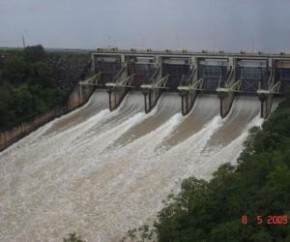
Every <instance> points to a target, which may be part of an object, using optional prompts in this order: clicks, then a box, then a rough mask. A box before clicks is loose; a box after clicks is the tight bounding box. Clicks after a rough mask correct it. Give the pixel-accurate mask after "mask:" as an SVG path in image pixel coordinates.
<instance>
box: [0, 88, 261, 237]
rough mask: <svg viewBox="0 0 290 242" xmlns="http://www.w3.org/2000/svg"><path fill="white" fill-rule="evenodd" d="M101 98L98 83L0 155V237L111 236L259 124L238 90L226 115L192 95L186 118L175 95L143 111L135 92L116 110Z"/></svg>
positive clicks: (224, 158)
mask: <svg viewBox="0 0 290 242" xmlns="http://www.w3.org/2000/svg"><path fill="white" fill-rule="evenodd" d="M107 105H108V97H107V93H105V92H103V91H98V92H96V93H95V94H94V95H93V97H92V98H91V100H90V101H89V103H88V104H87V105H86V106H84V107H83V108H80V109H79V110H77V111H74V112H73V113H71V114H68V115H66V116H64V117H61V118H59V119H56V120H54V121H52V122H50V123H48V124H46V125H44V126H43V127H41V128H40V129H38V130H37V131H35V132H34V133H32V134H30V135H29V136H27V137H26V138H24V139H22V140H21V141H19V142H18V143H16V144H14V145H12V146H11V147H10V148H8V149H7V150H5V151H3V152H2V153H0V184H1V186H0V241H62V238H63V237H65V236H66V235H67V233H69V232H72V231H76V232H78V233H80V234H81V235H82V236H83V238H86V239H87V240H88V241H119V240H120V238H121V237H122V236H123V235H124V234H125V232H126V231H127V230H128V229H130V228H134V227H138V226H140V225H142V223H144V222H146V221H148V219H150V218H152V217H154V216H155V215H156V213H157V212H158V211H159V210H160V209H161V208H162V200H163V199H164V198H165V197H166V196H167V195H168V194H169V193H170V191H171V190H172V189H175V188H176V187H177V186H178V184H179V182H180V180H181V179H183V178H186V177H189V176H192V175H194V176H196V177H197V178H205V179H209V178H210V177H211V175H212V173H213V172H214V171H215V170H216V169H217V168H218V166H219V165H221V164H223V163H225V162H231V163H233V164H235V162H236V158H237V156H238V154H239V153H240V152H241V150H242V144H243V142H244V140H245V139H246V137H247V131H248V130H249V128H250V127H252V126H254V125H261V123H262V120H261V119H260V118H259V102H258V99H257V98H250V97H239V98H237V100H236V101H235V102H234V105H233V108H232V111H231V113H230V115H229V116H228V117H227V118H225V119H221V118H220V117H219V103H218V99H217V97H216V96H215V95H200V96H199V97H198V99H197V102H196V104H195V106H194V108H193V110H192V112H191V113H190V114H189V115H188V116H186V117H182V116H181V114H180V98H179V97H178V96H177V95H175V94H166V95H163V96H162V97H161V99H160V101H159V102H158V105H157V107H156V108H155V109H154V110H153V111H152V112H151V113H150V114H145V113H144V112H143V108H144V106H143V105H144V104H143V96H142V95H141V94H139V93H131V94H130V95H128V96H127V97H126V98H125V100H124V103H123V104H122V105H121V107H120V108H119V109H118V110H116V111H114V112H110V111H109V110H108V108H107Z"/></svg>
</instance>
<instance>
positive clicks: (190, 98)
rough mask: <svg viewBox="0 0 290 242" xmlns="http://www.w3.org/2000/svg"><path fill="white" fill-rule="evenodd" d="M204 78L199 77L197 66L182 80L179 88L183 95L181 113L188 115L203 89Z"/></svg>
mask: <svg viewBox="0 0 290 242" xmlns="http://www.w3.org/2000/svg"><path fill="white" fill-rule="evenodd" d="M203 82H204V79H203V78H201V79H199V80H198V79H197V67H195V68H193V69H192V71H191V72H190V73H189V75H188V76H187V77H185V78H184V79H183V80H181V82H180V83H181V85H180V86H179V87H178V88H177V89H178V91H179V96H180V97H181V113H182V115H187V114H188V113H189V112H190V111H191V109H192V107H193V105H194V103H195V100H196V98H197V95H198V93H199V91H200V90H202V86H203Z"/></svg>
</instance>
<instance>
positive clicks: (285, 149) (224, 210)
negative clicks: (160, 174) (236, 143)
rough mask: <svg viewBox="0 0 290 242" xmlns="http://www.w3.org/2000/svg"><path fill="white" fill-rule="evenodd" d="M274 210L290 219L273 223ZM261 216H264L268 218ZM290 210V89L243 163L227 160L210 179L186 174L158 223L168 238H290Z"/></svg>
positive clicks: (255, 135) (255, 132) (250, 142)
mask: <svg viewBox="0 0 290 242" xmlns="http://www.w3.org/2000/svg"><path fill="white" fill-rule="evenodd" d="M243 215H246V216H247V224H245V225H243V224H242V221H241V217H242V216H243ZM271 215H288V225H277V224H276V225H273V224H272V225H270V224H267V218H269V216H271ZM256 216H262V217H261V218H262V224H259V222H258V218H257V217H256ZM289 216H290V97H289V95H288V97H287V100H286V101H285V102H283V103H282V104H280V105H279V108H278V109H277V110H276V111H275V112H274V113H273V114H272V115H271V117H270V119H269V120H267V121H266V122H265V123H264V124H263V127H262V129H259V128H257V127H255V128H253V129H252V130H251V132H250V135H249V138H248V139H247V141H246V142H245V149H244V151H243V152H242V154H241V155H240V158H239V160H238V166H237V167H234V166H232V165H230V164H225V165H223V166H221V167H220V168H219V169H218V170H217V171H216V172H215V173H214V177H213V179H212V180H210V181H209V182H207V181H204V180H198V179H195V178H188V179H186V180H184V181H183V183H182V186H181V192H180V193H179V194H178V195H171V196H170V197H169V198H168V201H167V202H166V206H165V208H164V209H163V210H162V211H161V212H160V213H159V222H158V223H156V224H155V227H156V230H157V234H158V238H159V240H160V241H166V242H170V241H182V242H186V241H190V242H192V241H198V242H200V241H214V242H216V241H226V242H236V241H245V242H251V241H261V242H267V241H290V221H289V219H290V217H289ZM269 222H270V221H269Z"/></svg>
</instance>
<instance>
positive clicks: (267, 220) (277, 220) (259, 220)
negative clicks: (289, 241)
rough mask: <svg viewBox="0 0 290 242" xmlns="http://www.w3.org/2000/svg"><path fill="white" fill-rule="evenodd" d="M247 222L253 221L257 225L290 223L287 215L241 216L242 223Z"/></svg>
mask: <svg viewBox="0 0 290 242" xmlns="http://www.w3.org/2000/svg"><path fill="white" fill-rule="evenodd" d="M253 220H254V221H253ZM249 222H254V223H256V224H258V225H262V224H267V225H288V224H289V223H290V218H289V216H288V215H256V216H254V217H252V218H249V216H247V215H242V216H241V223H242V224H243V225H246V224H248V223H249Z"/></svg>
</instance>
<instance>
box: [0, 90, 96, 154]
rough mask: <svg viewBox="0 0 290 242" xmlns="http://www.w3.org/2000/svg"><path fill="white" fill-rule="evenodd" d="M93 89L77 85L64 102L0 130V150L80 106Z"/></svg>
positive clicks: (87, 98)
mask: <svg viewBox="0 0 290 242" xmlns="http://www.w3.org/2000/svg"><path fill="white" fill-rule="evenodd" d="M93 91H94V88H93V87H84V88H82V87H80V86H77V87H76V88H75V89H74V90H73V92H72V93H71V94H70V96H69V98H68V99H67V102H66V103H65V104H63V105H58V106H56V107H54V108H52V109H51V110H49V111H47V112H45V113H41V114H38V115H36V116H34V117H32V118H31V119H29V120H26V121H24V122H22V123H20V124H19V125H16V126H14V127H12V128H9V129H7V130H5V131H2V132H0V151H2V150H4V149H6V148H7V147H8V146H10V145H11V144H13V143H15V142H17V141H18V140H20V139H21V138H23V137H25V136H26V135H28V134H30V133H31V132H32V131H34V130H36V129H38V128H39V127H41V126H42V125H44V124H46V123H47V122H49V121H51V120H53V119H55V118H57V117H60V116H62V115H64V114H66V113H69V112H70V111H73V110H75V109H77V108H78V107H80V106H82V105H83V104H85V103H86V102H87V101H88V100H89V98H90V96H91V94H92V93H93Z"/></svg>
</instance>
